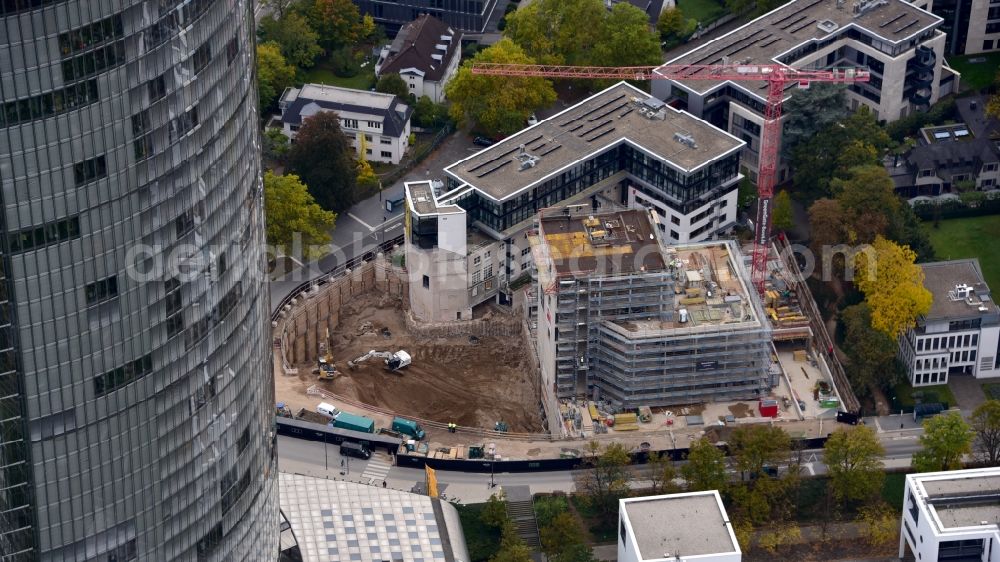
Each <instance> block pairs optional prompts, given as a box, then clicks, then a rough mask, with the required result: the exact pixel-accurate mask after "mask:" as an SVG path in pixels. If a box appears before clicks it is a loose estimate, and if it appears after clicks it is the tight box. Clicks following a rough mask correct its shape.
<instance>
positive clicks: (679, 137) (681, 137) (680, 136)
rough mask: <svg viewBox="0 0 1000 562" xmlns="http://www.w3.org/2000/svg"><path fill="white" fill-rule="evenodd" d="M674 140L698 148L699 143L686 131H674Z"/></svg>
mask: <svg viewBox="0 0 1000 562" xmlns="http://www.w3.org/2000/svg"><path fill="white" fill-rule="evenodd" d="M674 140H675V141H677V142H679V143H681V144H683V145H684V146H687V147H690V148H698V143H697V142H695V140H694V137H692V136H691V135H685V134H684V133H674Z"/></svg>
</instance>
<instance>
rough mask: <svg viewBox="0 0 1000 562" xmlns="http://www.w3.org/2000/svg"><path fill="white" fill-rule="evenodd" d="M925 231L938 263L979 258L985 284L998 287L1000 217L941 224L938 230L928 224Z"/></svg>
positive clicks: (999, 280)
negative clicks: (939, 261) (997, 242)
mask: <svg viewBox="0 0 1000 562" xmlns="http://www.w3.org/2000/svg"><path fill="white" fill-rule="evenodd" d="M924 228H926V229H927V233H928V234H929V235H930V237H931V244H933V245H934V253H935V254H937V259H939V260H953V259H958V258H979V266H980V267H982V269H983V275H985V276H986V284H987V285H989V286H990V287H994V288H996V287H1000V244H993V243H990V242H989V241H990V240H993V241H996V240H998V239H1000V217H997V216H985V217H970V218H964V219H948V220H943V221H941V223H940V225H939V226H938V228H934V227H933V224H932V223H930V222H925V223H924Z"/></svg>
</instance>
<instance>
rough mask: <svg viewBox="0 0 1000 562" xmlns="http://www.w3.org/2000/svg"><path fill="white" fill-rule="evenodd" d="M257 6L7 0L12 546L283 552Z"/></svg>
mask: <svg viewBox="0 0 1000 562" xmlns="http://www.w3.org/2000/svg"><path fill="white" fill-rule="evenodd" d="M253 31H254V20H253V6H252V1H251V0H0V207H2V209H0V258H2V259H0V439H2V444H0V559H2V561H3V562H15V561H16V562H20V561H22V560H24V561H26V560H43V561H44V560H74V561H82V560H101V561H116V562H120V561H124V560H133V559H135V560H223V559H225V560H254V561H256V560H274V559H275V558H276V556H277V549H278V530H279V524H278V506H277V500H278V497H277V495H278V491H277V486H276V477H277V465H276V457H275V454H274V437H273V431H272V420H273V407H274V398H273V392H274V391H273V381H272V368H271V358H270V349H269V348H270V346H269V343H268V340H269V333H270V326H269V318H268V311H269V303H268V302H267V301H268V297H267V292H266V280H265V279H264V277H263V275H262V270H263V260H264V257H263V242H264V240H263V238H264V226H263V203H262V186H261V180H260V164H259V156H258V154H259V152H258V144H259V141H258V133H257V126H256V125H257V110H256V107H257V99H256V92H255V87H254V77H253V68H254V67H253V61H254V49H253Z"/></svg>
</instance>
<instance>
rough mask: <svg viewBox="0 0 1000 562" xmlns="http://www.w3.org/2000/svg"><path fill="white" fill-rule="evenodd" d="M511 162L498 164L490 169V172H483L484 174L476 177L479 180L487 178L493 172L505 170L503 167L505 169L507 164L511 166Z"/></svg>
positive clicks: (505, 161) (506, 161)
mask: <svg viewBox="0 0 1000 562" xmlns="http://www.w3.org/2000/svg"><path fill="white" fill-rule="evenodd" d="M511 162H512V160H504V161H503V162H501V163H499V164H497V165H496V166H493V167H492V168H490V169H489V170H486V171H485V172H483V173H481V174H478V175H476V177H477V178H485V177H486V176H488V175H490V174H492V173H493V172H495V171H497V170H499V169H500V168H503V167H504V166H506V165H507V164H510V163H511Z"/></svg>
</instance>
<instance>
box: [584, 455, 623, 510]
mask: <svg viewBox="0 0 1000 562" xmlns="http://www.w3.org/2000/svg"><path fill="white" fill-rule="evenodd" d="M587 450H588V453H589V458H588V460H587V463H588V465H589V466H590V469H589V470H585V471H583V472H582V473H581V475H580V476H581V482H580V484H579V486H577V488H578V489H579V490H582V491H583V492H584V494H586V496H587V501H588V502H589V503H590V505H591V506H593V507H594V508H595V509H596V510H597V511H598V513H599V514H600V516H601V517H602V518H604V519H610V518H611V517H613V516H614V515H615V514H617V513H618V500H619V499H621V498H623V497H625V496H626V495H628V490H629V482H630V481H631V480H632V473H631V472H629V470H628V466H629V463H630V462H631V461H632V459H631V458H630V457H629V454H628V451H627V450H626V449H625V446H624V445H622V444H621V443H611V444H609V445H608V446H607V447H605V448H604V449H603V450H602V448H601V445H600V444H599V443H598V442H596V441H591V442H590V443H588V444H587Z"/></svg>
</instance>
